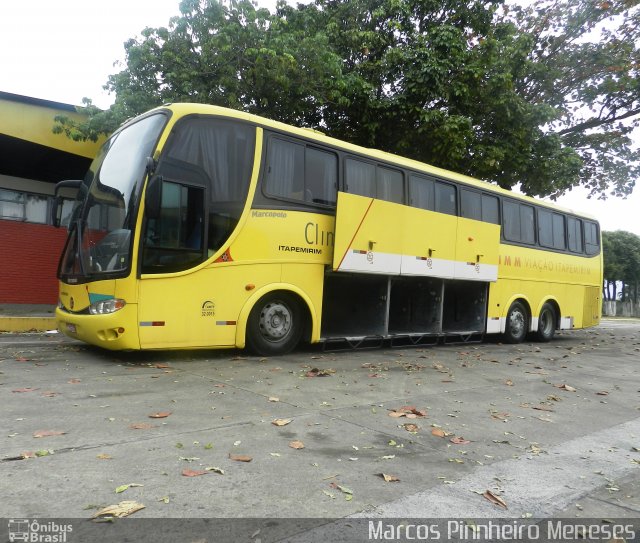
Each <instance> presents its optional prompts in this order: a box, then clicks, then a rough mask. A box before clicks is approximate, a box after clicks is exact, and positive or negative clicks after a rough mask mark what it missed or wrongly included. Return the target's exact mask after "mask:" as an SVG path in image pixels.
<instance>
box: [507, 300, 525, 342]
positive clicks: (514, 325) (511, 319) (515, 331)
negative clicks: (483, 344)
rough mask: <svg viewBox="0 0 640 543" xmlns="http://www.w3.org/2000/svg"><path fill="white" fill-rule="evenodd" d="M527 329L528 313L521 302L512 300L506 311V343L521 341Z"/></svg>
mask: <svg viewBox="0 0 640 543" xmlns="http://www.w3.org/2000/svg"><path fill="white" fill-rule="evenodd" d="M528 329H529V313H528V312H527V308H526V307H525V306H524V304H523V303H522V302H513V303H512V304H511V307H510V308H509V312H508V313H507V322H506V326H505V330H504V340H505V342H506V343H522V342H523V341H524V338H525V337H526V336H527V332H528Z"/></svg>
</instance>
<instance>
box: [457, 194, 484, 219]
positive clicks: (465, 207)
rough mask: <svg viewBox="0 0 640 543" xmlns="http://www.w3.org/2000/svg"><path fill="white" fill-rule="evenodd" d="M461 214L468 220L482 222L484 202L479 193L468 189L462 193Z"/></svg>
mask: <svg viewBox="0 0 640 543" xmlns="http://www.w3.org/2000/svg"><path fill="white" fill-rule="evenodd" d="M460 214H461V216H462V217H465V218H466V219H475V220H477V221H479V220H482V200H481V198H480V193H479V192H475V191H473V190H467V189H462V190H461V191H460Z"/></svg>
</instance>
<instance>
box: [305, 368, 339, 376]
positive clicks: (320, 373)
mask: <svg viewBox="0 0 640 543" xmlns="http://www.w3.org/2000/svg"><path fill="white" fill-rule="evenodd" d="M335 372H336V370H334V369H332V368H328V369H326V370H321V369H319V368H312V369H310V370H309V371H308V372H307V373H306V374H305V375H306V376H307V377H330V376H331V375H332V374H334V373H335Z"/></svg>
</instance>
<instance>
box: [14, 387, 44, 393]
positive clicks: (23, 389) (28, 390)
mask: <svg viewBox="0 0 640 543" xmlns="http://www.w3.org/2000/svg"><path fill="white" fill-rule="evenodd" d="M34 390H40V389H39V388H31V387H26V388H16V389H14V390H12V391H11V392H33V391H34Z"/></svg>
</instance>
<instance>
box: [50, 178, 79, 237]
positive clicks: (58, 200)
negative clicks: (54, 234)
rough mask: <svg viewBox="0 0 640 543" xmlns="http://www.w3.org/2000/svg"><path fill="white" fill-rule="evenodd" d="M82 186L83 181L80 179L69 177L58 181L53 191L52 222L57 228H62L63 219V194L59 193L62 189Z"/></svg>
mask: <svg viewBox="0 0 640 543" xmlns="http://www.w3.org/2000/svg"><path fill="white" fill-rule="evenodd" d="M81 186H82V181H80V180H78V179H67V180H65V181H60V182H59V183H56V187H55V189H54V191H53V204H52V206H51V224H52V225H53V226H54V227H55V228H60V222H61V221H62V196H61V195H60V194H59V192H60V190H61V189H64V188H68V189H76V190H78V189H79V188H80V187H81Z"/></svg>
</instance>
